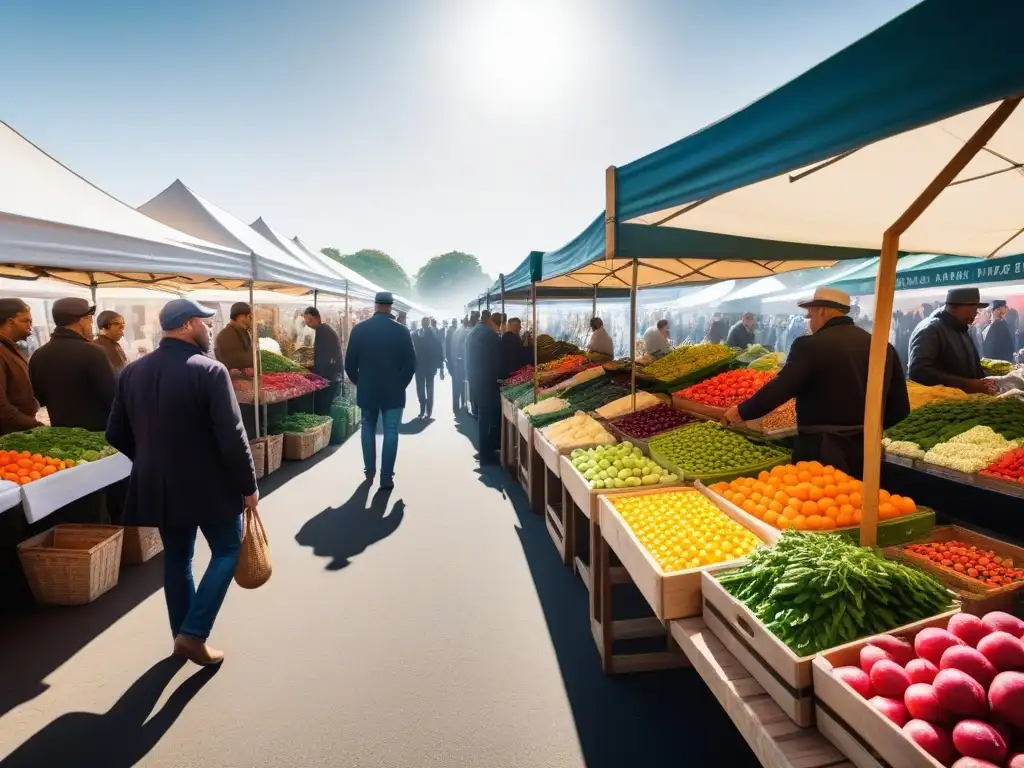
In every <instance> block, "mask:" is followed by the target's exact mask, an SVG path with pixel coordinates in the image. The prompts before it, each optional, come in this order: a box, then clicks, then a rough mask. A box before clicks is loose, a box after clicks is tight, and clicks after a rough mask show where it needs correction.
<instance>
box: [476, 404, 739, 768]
mask: <svg viewBox="0 0 1024 768" xmlns="http://www.w3.org/2000/svg"><path fill="white" fill-rule="evenodd" d="M456 424H457V429H458V430H459V432H461V433H462V434H463V435H465V436H466V437H467V438H469V439H470V440H471V441H473V442H474V444H475V434H476V420H475V419H472V418H469V417H466V416H463V417H461V418H457V419H456ZM476 472H477V474H478V475H479V479H480V482H481V483H483V484H484V485H486V486H487V487H488V488H494V489H496V490H499V491H501V492H502V494H503V495H505V496H506V497H507V498H508V499H509V501H510V502H511V503H512V505H513V507H514V508H515V512H516V516H517V517H518V518H519V528H518V529H517V533H518V535H519V539H520V543H521V544H522V547H523V554H524V556H525V557H526V562H527V565H528V566H529V568H530V574H531V575H532V577H533V582H534V585H535V587H536V589H537V596H538V597H539V599H540V603H541V606H542V609H543V611H544V618H545V621H546V622H547V625H548V632H549V634H550V636H551V641H552V644H553V646H554V648H555V654H556V656H557V657H558V663H559V666H560V668H561V673H562V680H563V682H564V684H565V690H566V693H567V695H568V697H569V703H570V706H571V707H572V712H573V718H574V719H575V722H576V730H577V734H578V736H579V740H580V747H581V749H582V751H583V756H584V759H585V761H586V764H587V766H588V768H621V766H624V765H674V764H679V765H687V766H699V765H729V766H733V768H746V766H751V768H754V767H755V766H757V765H758V761H757V759H756V758H755V757H754V756H753V754H752V753H751V752H750V750H749V749H748V748H747V746H746V744H745V743H744V741H743V739H742V737H740V735H739V734H738V733H737V732H736V729H735V727H734V726H733V724H732V722H731V721H730V720H729V717H728V716H727V715H726V714H725V712H724V711H723V710H722V708H721V707H720V706H719V705H718V702H717V701H716V700H715V698H714V696H713V695H712V694H711V692H710V691H709V690H708V689H707V686H706V685H705V684H704V682H703V681H702V680H701V679H700V677H699V676H698V675H697V674H696V673H695V672H694V671H693V670H689V669H678V670H668V671H663V672H650V673H642V674H633V675H620V676H617V677H607V676H605V675H604V673H603V672H602V671H601V661H600V658H599V656H598V653H597V648H596V647H595V645H594V638H593V635H591V633H590V614H589V608H588V604H587V591H586V588H585V587H584V585H583V583H582V582H581V581H580V580H579V579H578V578H577V577H576V576H574V575H573V572H572V570H571V569H570V568H567V567H565V566H564V565H562V562H561V560H560V559H559V558H558V554H557V552H556V550H555V547H554V544H553V543H552V541H551V537H550V535H549V534H548V532H547V528H546V527H545V525H544V520H543V518H541V517H540V516H539V515H537V514H535V513H534V512H533V511H532V510H531V509H530V503H529V500H528V499H527V497H526V494H525V492H524V491H523V489H522V487H521V486H520V485H519V484H518V483H517V482H515V481H514V480H513V479H512V478H511V477H510V476H509V475H508V473H507V472H506V471H505V470H504V469H503V468H502V467H500V466H487V467H479V468H477V470H476Z"/></svg>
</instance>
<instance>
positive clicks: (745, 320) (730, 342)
mask: <svg viewBox="0 0 1024 768" xmlns="http://www.w3.org/2000/svg"><path fill="white" fill-rule="evenodd" d="M756 327H757V320H756V319H755V317H754V313H753V312H744V313H743V317H741V318H740V320H739V322H738V323H736V324H735V325H733V327H732V328H730V329H729V335H728V336H727V337H726V340H725V345H726V346H727V347H737V348H739V349H746V348H747V347H749V346H750V345H751V344H753V343H754V338H755V336H756V334H755V332H754V329H755V328H756Z"/></svg>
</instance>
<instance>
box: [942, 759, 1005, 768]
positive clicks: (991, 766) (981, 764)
mask: <svg viewBox="0 0 1024 768" xmlns="http://www.w3.org/2000/svg"><path fill="white" fill-rule="evenodd" d="M953 768H1000V766H998V765H996V764H995V763H990V762H989V761H988V760H981V759H979V758H977V757H961V758H960V759H959V760H957V761H956V762H955V763H953Z"/></svg>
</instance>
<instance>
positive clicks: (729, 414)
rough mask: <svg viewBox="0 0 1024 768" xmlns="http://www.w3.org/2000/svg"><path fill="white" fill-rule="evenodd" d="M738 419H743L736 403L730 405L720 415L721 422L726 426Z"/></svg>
mask: <svg viewBox="0 0 1024 768" xmlns="http://www.w3.org/2000/svg"><path fill="white" fill-rule="evenodd" d="M739 421H743V419H741V418H740V407H739V406H738V405H733V406H730V408H729V410H727V411H726V412H725V413H724V414H723V415H722V423H723V424H725V425H726V426H728V425H729V424H735V423H736V422H739Z"/></svg>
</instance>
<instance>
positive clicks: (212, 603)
mask: <svg viewBox="0 0 1024 768" xmlns="http://www.w3.org/2000/svg"><path fill="white" fill-rule="evenodd" d="M200 530H201V531H202V532H203V537H204V538H205V539H206V543H207V544H209V545H210V564H209V565H208V566H206V573H204V574H203V578H202V581H200V582H199V588H198V589H196V585H195V580H194V578H193V576H192V556H193V555H194V554H195V549H196V534H197V533H198V532H199V531H200ZM160 538H161V539H162V540H163V543H164V597H165V598H167V615H168V618H169V619H170V621H171V634H172V635H179V634H181V635H188V636H190V637H197V638H199V639H201V640H205V639H206V638H208V637H209V636H210V631H211V630H212V629H213V622H214V620H215V619H216V618H217V613H218V612H219V611H220V607H221V605H222V604H223V603H224V598H225V597H226V596H227V594H228V587H230V586H231V580H232V579H233V578H234V576H235V566H236V565H237V564H238V551H239V550H240V549H241V548H242V516H241V515H237V516H235V517H233V518H230V519H228V520H218V521H217V522H215V523H207V524H206V525H202V526H195V525H189V526H183V527H180V528H179V527H175V528H161V529H160Z"/></svg>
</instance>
